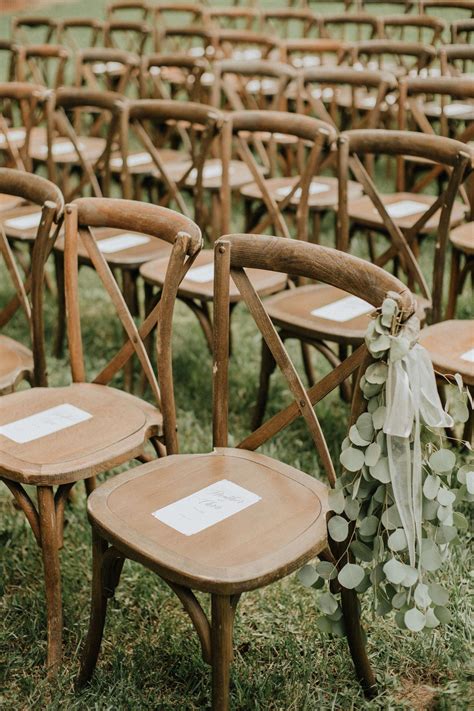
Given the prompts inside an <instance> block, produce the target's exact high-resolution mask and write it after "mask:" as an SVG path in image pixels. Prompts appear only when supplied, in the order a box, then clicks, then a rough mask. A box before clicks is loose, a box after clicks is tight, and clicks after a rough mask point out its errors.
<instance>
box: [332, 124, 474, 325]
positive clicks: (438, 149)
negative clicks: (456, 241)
mask: <svg viewBox="0 0 474 711" xmlns="http://www.w3.org/2000/svg"><path fill="white" fill-rule="evenodd" d="M367 155H376V156H382V155H389V156H396V157H400V156H403V157H415V158H422V159H424V160H428V161H430V162H431V163H434V164H435V165H441V166H442V167H443V168H444V169H446V167H447V168H448V170H449V175H448V180H447V183H446V185H445V186H444V187H443V189H442V190H441V191H440V194H439V196H438V197H437V199H436V200H434V201H433V202H432V203H430V204H425V205H423V203H420V209H419V212H418V213H417V214H416V221H415V223H414V224H413V226H412V227H411V228H410V230H409V231H405V234H404V233H403V232H402V230H401V229H400V227H399V226H398V225H397V224H396V223H395V222H394V220H393V219H392V218H391V216H390V214H389V212H388V211H387V208H386V206H385V205H384V202H383V195H382V194H381V192H380V191H379V190H377V187H376V186H375V184H374V181H373V180H372V178H371V177H370V176H369V175H368V173H367V171H366V170H365V168H364V166H363V164H362V161H361V159H362V158H364V157H365V156H367ZM338 160H339V167H338V171H339V210H338V230H339V235H338V237H339V247H340V248H341V249H342V250H344V251H345V250H347V247H348V244H349V216H348V200H347V180H348V175H349V174H350V173H351V172H352V174H353V175H354V176H355V178H356V180H358V181H359V182H360V183H361V185H362V187H363V188H364V191H365V193H366V194H367V195H368V197H369V198H370V201H371V202H372V204H373V206H374V208H375V211H376V212H377V213H378V214H379V216H380V218H381V220H382V223H383V225H384V227H385V230H386V232H387V233H388V235H389V237H390V242H391V245H390V247H389V249H388V250H387V251H386V252H385V253H384V254H382V255H380V256H379V257H378V258H377V263H378V264H380V265H382V266H383V265H385V264H386V263H387V262H388V261H390V260H392V259H393V258H394V256H396V255H398V256H399V257H400V258H401V259H400V261H401V263H403V268H404V270H405V272H406V274H407V278H408V280H409V283H410V285H412V284H413V285H414V286H416V287H417V289H418V290H419V291H420V292H421V294H422V296H423V297H425V298H427V299H428V300H430V301H431V305H432V319H433V320H434V321H438V320H439V319H440V316H441V299H442V289H443V276H444V265H445V253H446V248H447V244H448V235H449V226H450V216H451V211H452V209H453V205H454V200H455V198H456V197H457V195H458V192H459V188H460V185H461V184H462V182H463V180H465V178H466V177H467V175H468V174H469V173H470V172H471V171H472V169H473V167H474V151H473V150H472V149H470V148H469V147H468V146H466V145H464V144H463V143H461V142H460V141H455V140H453V139H450V138H444V137H441V136H433V135H427V134H421V133H416V132H412V131H386V130H383V129H380V130H360V131H345V132H344V133H342V134H341V135H340V136H339V139H338ZM415 199H416V198H415V196H414V197H413V200H415ZM438 211H439V222H438V228H437V234H436V237H437V241H436V252H435V258H434V260H433V276H432V288H431V291H430V288H429V286H428V283H427V281H426V279H425V276H424V274H423V272H422V270H421V268H420V266H419V263H418V260H417V258H416V256H415V254H414V252H413V247H414V244H415V243H416V239H417V235H418V234H419V232H420V230H421V229H422V228H423V226H424V225H425V223H426V222H427V221H428V220H429V219H430V217H432V216H433V215H434V214H435V213H437V212H438Z"/></svg>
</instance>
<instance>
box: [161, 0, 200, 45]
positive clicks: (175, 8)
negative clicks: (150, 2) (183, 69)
mask: <svg viewBox="0 0 474 711" xmlns="http://www.w3.org/2000/svg"><path fill="white" fill-rule="evenodd" d="M203 12H204V8H203V6H202V5H199V4H198V3H188V2H166V3H162V2H160V3H159V4H158V5H155V6H153V7H152V8H151V24H152V27H153V49H154V51H155V52H164V51H168V50H170V51H179V49H180V48H179V46H175V47H170V48H166V47H165V46H164V45H163V44H162V42H163V41H164V37H163V36H164V33H165V31H166V29H167V28H168V27H175V28H176V29H178V28H179V27H187V28H188V29H189V28H190V27H192V26H196V27H197V28H201V29H205V26H204V25H205V23H204V15H203ZM181 51H183V48H181Z"/></svg>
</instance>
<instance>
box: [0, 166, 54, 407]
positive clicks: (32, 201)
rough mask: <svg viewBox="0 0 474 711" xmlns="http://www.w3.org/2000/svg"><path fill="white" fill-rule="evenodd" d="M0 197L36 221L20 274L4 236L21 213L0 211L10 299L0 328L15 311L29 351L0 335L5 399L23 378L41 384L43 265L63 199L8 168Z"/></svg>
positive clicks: (1, 311)
mask: <svg viewBox="0 0 474 711" xmlns="http://www.w3.org/2000/svg"><path fill="white" fill-rule="evenodd" d="M0 193H2V194H4V195H6V196H7V197H9V196H11V197H13V198H15V199H17V200H20V201H22V202H27V203H28V206H27V207H26V208H24V209H27V210H30V211H34V214H35V215H37V217H38V219H37V220H36V219H35V222H36V225H35V226H34V227H33V228H32V229H31V231H30V247H31V250H30V253H31V260H30V264H29V265H28V266H25V265H24V264H22V267H23V269H21V268H20V265H19V264H18V262H19V255H18V253H15V251H14V250H13V249H12V247H11V245H10V243H9V241H8V239H7V235H8V233H9V229H8V224H9V223H11V221H12V220H13V221H15V219H18V218H15V215H17V214H18V212H20V213H21V210H22V208H14V209H12V210H4V211H2V212H0V254H1V255H2V262H4V267H5V268H6V276H5V282H6V284H7V285H8V286H12V287H13V294H14V295H13V296H12V297H10V298H7V300H6V301H5V303H2V305H1V307H0V327H2V328H3V327H4V326H6V325H7V324H8V323H9V322H10V321H11V320H12V319H13V318H14V316H15V315H16V313H17V312H18V311H20V312H23V313H22V315H23V317H24V318H26V321H27V323H28V327H29V332H30V337H31V350H30V348H27V347H26V345H25V344H23V343H19V342H17V341H15V340H14V339H13V338H9V337H8V336H7V335H6V334H5V333H2V334H0V395H5V394H6V393H10V392H12V391H13V390H14V389H15V387H16V386H17V384H18V383H19V382H21V381H22V380H25V379H26V380H28V381H29V382H30V383H31V384H32V385H38V386H39V385H46V382H47V378H46V361H45V345H44V332H43V318H42V300H43V281H44V276H45V272H44V265H45V263H46V260H47V258H48V255H49V253H50V251H51V249H52V247H53V245H54V242H55V239H56V238H57V234H58V232H59V229H60V226H61V223H62V217H63V207H64V200H63V196H62V195H61V192H60V191H59V189H58V188H57V187H56V186H55V185H53V184H52V183H50V182H49V181H48V180H45V179H44V178H41V177H39V176H37V175H31V174H29V173H25V172H23V171H18V170H11V169H9V168H0ZM20 219H21V218H20ZM19 234H20V235H21V234H22V230H19ZM23 270H24V271H25V275H24V276H22V271H23Z"/></svg>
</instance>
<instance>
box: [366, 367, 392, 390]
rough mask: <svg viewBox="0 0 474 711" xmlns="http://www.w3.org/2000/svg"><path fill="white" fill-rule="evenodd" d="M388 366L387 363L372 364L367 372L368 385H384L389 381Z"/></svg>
mask: <svg viewBox="0 0 474 711" xmlns="http://www.w3.org/2000/svg"><path fill="white" fill-rule="evenodd" d="M387 375H388V366H387V364H386V363H372V364H371V365H369V367H368V368H367V370H366V371H365V377H366V378H367V382H368V383H375V384H377V385H383V384H384V383H385V382H386V380H387Z"/></svg>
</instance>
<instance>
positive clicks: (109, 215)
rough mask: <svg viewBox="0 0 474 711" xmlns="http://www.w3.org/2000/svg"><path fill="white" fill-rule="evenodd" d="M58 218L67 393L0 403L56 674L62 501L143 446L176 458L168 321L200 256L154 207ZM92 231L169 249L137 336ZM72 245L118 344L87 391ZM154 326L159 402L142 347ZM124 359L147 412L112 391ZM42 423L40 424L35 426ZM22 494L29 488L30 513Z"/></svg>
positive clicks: (84, 207)
mask: <svg viewBox="0 0 474 711" xmlns="http://www.w3.org/2000/svg"><path fill="white" fill-rule="evenodd" d="M49 209H50V211H51V208H49ZM65 214H66V219H65V225H66V252H65V260H66V264H67V269H66V301H67V307H68V308H67V313H68V340H69V353H70V359H71V373H72V380H73V383H72V384H71V385H69V386H66V387H57V388H52V387H50V388H32V389H31V390H26V391H22V392H18V393H14V394H11V395H5V396H4V397H2V398H0V423H1V425H0V426H1V434H0V471H1V477H2V479H3V481H4V482H5V484H6V485H7V487H8V488H9V489H10V491H11V492H12V494H13V496H14V497H15V499H16V501H17V503H18V504H19V506H20V507H21V508H22V509H23V511H24V513H25V515H26V517H27V519H28V522H29V523H30V525H31V528H32V530H33V533H34V535H35V538H36V540H37V542H38V544H39V546H40V547H41V552H42V556H43V565H44V576H45V585H46V611H47V621H48V659H47V666H48V672H49V673H55V672H57V671H58V669H59V666H60V663H61V646H62V645H61V637H62V612H61V577H60V561H59V549H60V548H61V545H62V530H63V514H64V504H65V500H66V498H67V495H68V493H69V491H70V490H71V488H72V487H73V486H74V484H75V483H76V482H77V481H81V480H85V481H86V482H87V490H88V491H89V492H90V491H91V490H92V488H93V487H94V483H95V476H96V475H97V474H99V473H100V472H103V471H107V470H109V469H111V468H113V467H115V466H117V465H119V464H121V463H126V462H129V461H131V460H132V459H136V458H141V457H142V454H143V451H144V446H145V444H146V443H147V442H148V441H150V442H151V443H152V444H153V445H154V447H155V449H156V450H157V452H159V453H160V454H164V453H165V452H166V448H167V447H169V450H170V451H171V452H174V451H176V445H175V443H176V422H175V414H174V401H173V394H172V377H171V319H172V315H173V307H174V300H175V293H176V288H177V286H178V284H179V282H180V280H181V278H182V276H183V275H184V274H185V272H186V270H187V268H188V267H189V266H190V265H191V264H192V262H193V259H194V257H195V255H196V254H197V252H198V251H199V249H200V246H201V235H200V231H199V228H198V227H197V226H196V225H195V224H194V223H192V222H191V221H190V220H188V219H187V218H186V217H183V216H182V215H178V214H177V213H174V212H172V211H170V210H166V209H164V208H159V207H156V206H154V205H147V204H140V203H137V202H128V201H120V200H108V199H97V198H83V199H80V200H77V201H75V202H74V203H72V204H70V205H67V206H66V211H65ZM51 218H52V215H51V212H50V219H51ZM102 227H113V228H119V229H121V230H124V231H129V232H130V231H134V232H139V233H141V234H144V235H146V236H147V238H148V239H149V240H164V241H166V242H168V243H169V244H170V245H172V250H171V255H170V258H169V269H168V274H167V279H166V284H165V286H164V290H163V293H162V297H161V300H160V302H159V304H157V305H156V307H155V309H154V310H153V311H152V312H151V313H150V314H149V316H148V319H147V320H146V322H144V323H142V324H141V325H140V326H137V325H136V324H135V321H134V320H133V318H132V317H131V315H130V312H129V310H128V309H127V306H126V304H125V302H124V300H123V297H122V295H121V292H120V290H119V288H118V286H117V284H116V282H115V280H114V278H113V275H112V273H111V271H110V269H109V267H108V266H107V263H106V261H105V259H104V257H103V254H102V252H101V251H100V249H99V248H98V246H97V241H96V239H95V237H94V230H95V229H96V228H102ZM79 240H81V241H82V244H83V245H84V247H85V248H86V249H87V252H88V254H89V257H90V259H91V261H92V262H93V263H94V265H95V267H96V270H97V274H98V275H99V278H100V280H101V282H102V284H103V286H104V289H105V291H106V292H107V294H108V296H109V298H110V300H111V301H112V304H113V306H114V308H115V311H116V314H117V317H118V320H119V322H120V324H121V326H122V327H123V328H124V330H125V332H126V334H127V341H126V343H125V344H124V345H123V346H122V347H120V348H118V350H117V352H116V354H115V355H114V357H113V358H112V360H111V361H109V362H108V363H107V365H105V367H104V368H103V369H102V371H101V372H100V373H99V374H98V375H97V376H95V378H94V380H93V382H87V379H86V372H85V364H84V357H83V345H82V336H81V326H80V306H79V298H78V293H79V292H78V250H79ZM155 325H156V327H157V359H158V374H159V381H160V388H161V394H160V389H159V387H158V382H157V377H156V375H155V373H154V371H153V369H152V367H151V365H150V360H149V358H148V355H147V352H146V350H145V346H144V343H143V339H144V338H146V336H147V335H148V333H149V332H150V330H151V328H153V327H154V326H155ZM132 355H136V356H137V358H138V360H139V361H140V364H141V367H142V368H143V371H144V373H145V375H146V378H147V381H148V383H149V385H150V388H151V391H152V393H153V398H154V401H155V405H151V404H150V403H148V402H144V401H143V400H140V399H139V398H137V397H134V396H132V395H130V394H128V393H125V392H123V391H122V390H120V389H118V388H117V387H112V380H113V378H114V376H115V375H116V374H117V372H119V371H120V370H121V369H122V368H123V367H124V365H125V364H126V362H127V361H128V360H129V359H130V358H131V357H132ZM51 411H52V412H51ZM43 413H44V414H43ZM46 416H49V420H47V422H46V424H45V417H46ZM27 417H35V419H36V421H37V425H38V429H37V430H36V431H34V430H33V429H32V428H31V427H30V428H29V429H28V430H27V431H25V426H26V425H24V424H23V423H24V418H27ZM48 427H49V429H48ZM25 485H31V486H34V487H36V491H37V496H38V508H36V507H35V505H34V503H33V500H32V499H31V498H30V496H29V494H28V493H27V491H26V490H25V488H24V486H25ZM55 487H57V488H56V492H55V491H54V489H55Z"/></svg>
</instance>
